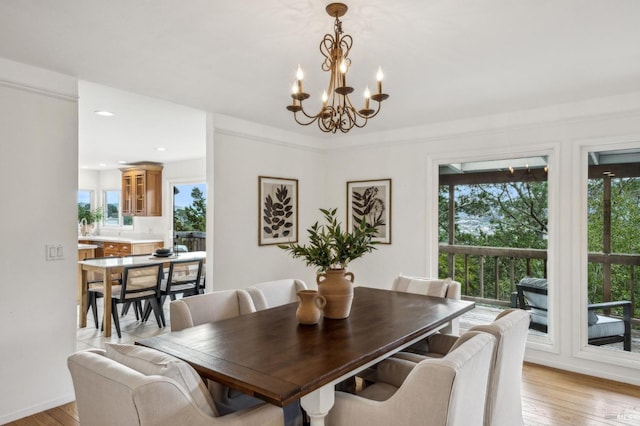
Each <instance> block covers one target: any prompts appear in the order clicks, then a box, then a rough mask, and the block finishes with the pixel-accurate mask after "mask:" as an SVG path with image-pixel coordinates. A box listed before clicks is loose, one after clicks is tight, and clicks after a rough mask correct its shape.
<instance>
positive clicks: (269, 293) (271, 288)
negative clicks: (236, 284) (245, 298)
mask: <svg viewBox="0 0 640 426" xmlns="http://www.w3.org/2000/svg"><path fill="white" fill-rule="evenodd" d="M300 290H307V285H306V284H305V282H304V281H302V280H298V279H283V280H277V281H266V282H262V283H258V284H255V285H252V286H251V287H248V288H247V292H248V293H249V294H250V295H251V299H252V300H253V304H254V305H255V307H256V310H258V311H261V310H263V309H267V308H273V307H274V306H280V305H286V304H287V303H293V302H297V301H298V298H297V294H298V292H299V291H300Z"/></svg>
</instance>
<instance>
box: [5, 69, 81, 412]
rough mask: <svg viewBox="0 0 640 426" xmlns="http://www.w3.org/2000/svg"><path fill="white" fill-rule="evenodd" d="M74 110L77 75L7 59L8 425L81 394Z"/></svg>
mask: <svg viewBox="0 0 640 426" xmlns="http://www.w3.org/2000/svg"><path fill="white" fill-rule="evenodd" d="M77 117H78V111H77V85H76V81H75V79H73V78H70V77H67V76H62V75H59V74H55V73H51V72H48V71H45V70H40V69H37V68H33V67H28V66H24V65H21V64H17V63H15V62H10V61H6V60H4V59H1V58H0V141H1V142H0V179H1V180H2V182H3V191H2V195H3V203H2V209H1V213H0V214H1V215H2V216H1V219H0V235H1V236H2V244H0V264H1V269H2V274H0V288H1V289H2V296H1V297H0V336H1V340H2V343H1V344H0V359H1V360H2V362H1V363H0V423H2V424H3V423H5V422H8V421H11V420H14V419H17V418H21V417H24V416H26V415H29V414H32V413H33V412H37V411H42V410H44V409H48V408H51V407H54V406H58V405H60V404H63V403H66V402H69V401H71V400H73V399H74V395H73V387H72V383H71V377H70V376H69V373H68V370H67V366H66V358H67V356H68V355H69V354H70V353H72V352H73V351H74V350H75V346H76V342H75V340H76V333H75V330H76V265H77V260H78V259H77V239H76V216H77V207H76V205H77V204H76V203H77V192H76V191H77V188H78V184H77V183H78V137H77V133H78V120H77ZM47 244H52V245H56V246H57V245H60V246H61V247H62V249H63V252H64V259H63V260H58V261H45V245H47Z"/></svg>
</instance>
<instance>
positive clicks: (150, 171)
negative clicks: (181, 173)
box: [120, 163, 162, 216]
mask: <svg viewBox="0 0 640 426" xmlns="http://www.w3.org/2000/svg"><path fill="white" fill-rule="evenodd" d="M120 170H121V171H122V215H123V216H162V165H160V164H155V163H153V164H151V163H145V164H137V165H135V166H134V167H127V168H123V169H120Z"/></svg>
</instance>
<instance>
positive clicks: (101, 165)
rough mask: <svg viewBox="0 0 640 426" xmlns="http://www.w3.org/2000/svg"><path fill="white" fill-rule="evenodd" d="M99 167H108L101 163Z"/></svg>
mask: <svg viewBox="0 0 640 426" xmlns="http://www.w3.org/2000/svg"><path fill="white" fill-rule="evenodd" d="M99 166H100V167H107V165H106V164H105V163H100V164H99Z"/></svg>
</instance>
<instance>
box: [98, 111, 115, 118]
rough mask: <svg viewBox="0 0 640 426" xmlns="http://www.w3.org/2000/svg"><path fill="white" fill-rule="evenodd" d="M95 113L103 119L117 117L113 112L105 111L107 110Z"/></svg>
mask: <svg viewBox="0 0 640 426" xmlns="http://www.w3.org/2000/svg"><path fill="white" fill-rule="evenodd" d="M93 113H94V114H96V115H99V116H101V117H113V116H114V115H115V114H114V113H112V112H111V111H105V110H97V111H93Z"/></svg>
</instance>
